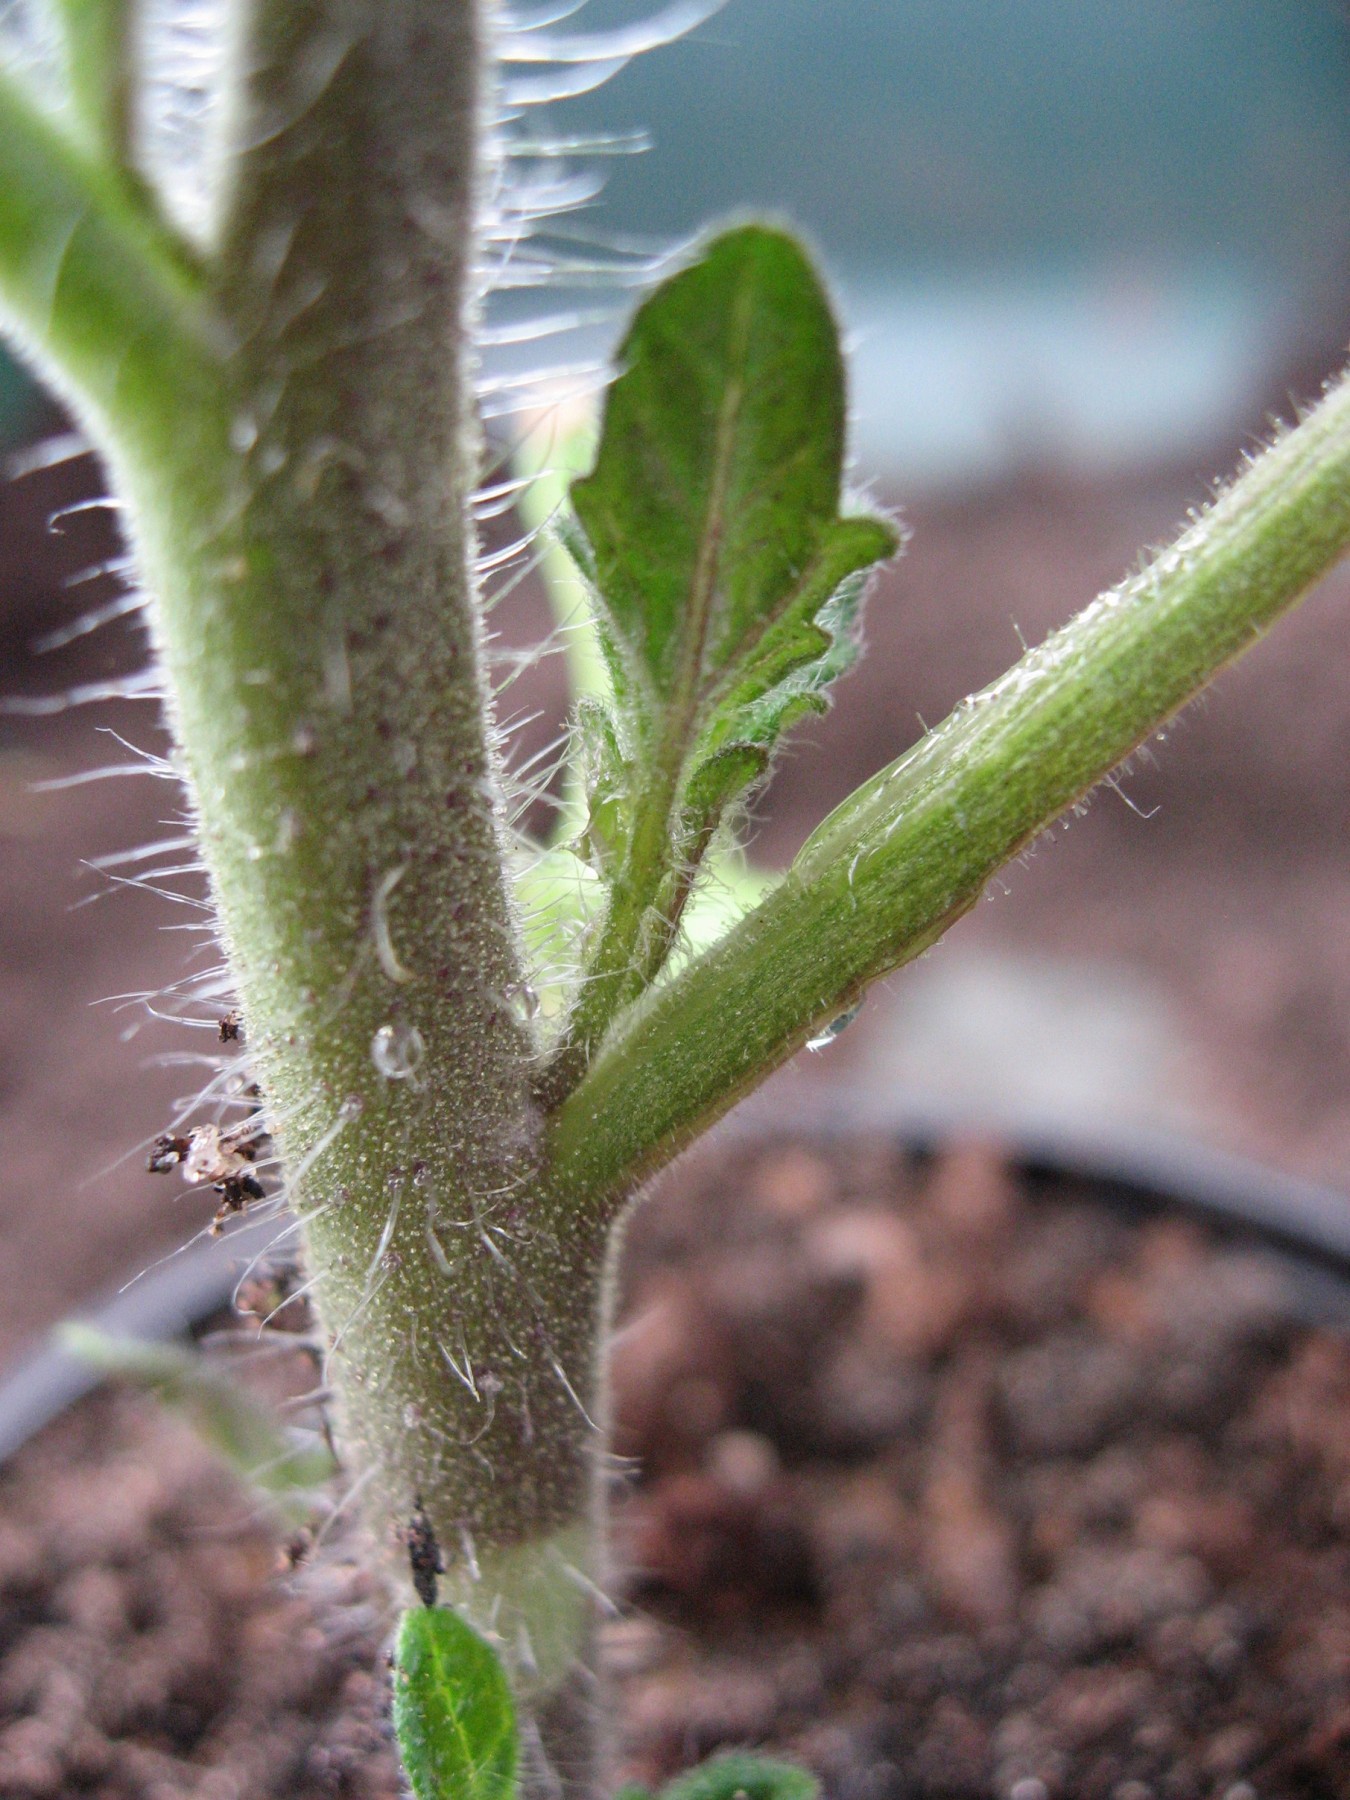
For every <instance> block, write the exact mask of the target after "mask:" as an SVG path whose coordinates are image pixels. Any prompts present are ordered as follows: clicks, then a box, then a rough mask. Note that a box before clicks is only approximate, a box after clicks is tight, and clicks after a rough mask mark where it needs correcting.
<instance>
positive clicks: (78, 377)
mask: <svg viewBox="0 0 1350 1800" xmlns="http://www.w3.org/2000/svg"><path fill="white" fill-rule="evenodd" d="M208 321H209V314H208V312H207V309H206V308H205V306H204V304H203V302H202V299H201V293H200V283H199V278H198V275H197V272H196V270H194V269H193V268H192V267H191V265H190V264H189V263H188V262H187V261H186V260H185V258H184V257H183V255H182V254H181V252H180V250H179V248H178V246H177V244H176V243H175V242H174V240H172V239H171V238H170V237H169V236H168V234H167V233H165V232H163V231H162V230H161V229H160V228H159V227H158V226H157V225H156V224H155V222H154V220H153V219H152V218H151V217H150V216H149V214H148V213H143V212H142V211H141V210H140V208H139V207H138V206H137V205H136V204H135V203H134V201H133V200H131V198H130V197H129V195H128V193H127V191H126V190H125V189H124V188H123V186H122V183H121V182H120V180H119V178H118V177H117V176H116V175H115V174H114V173H113V172H111V171H109V170H106V169H104V168H102V167H100V166H99V165H98V164H97V163H96V162H95V161H94V160H93V159H92V158H90V157H89V156H88V155H86V154H85V153H84V152H83V151H82V150H81V149H79V148H78V147H77V146H76V145H75V144H73V143H72V142H71V141H70V140H69V139H68V138H66V137H65V136H64V134H63V133H62V132H61V131H60V130H59V129H58V128H57V127H56V126H55V125H54V124H53V123H52V121H51V120H50V119H48V118H47V117H46V116H45V115H44V114H43V112H42V111H41V109H40V108H39V107H38V106H37V105H35V104H34V103H33V101H31V100H30V99H29V98H28V96H27V95H26V94H25V93H24V92H23V90H22V88H21V87H20V86H19V85H18V83H17V82H15V81H14V80H13V79H12V78H10V77H7V76H5V75H4V74H3V73H0V323H3V324H4V326H5V327H7V328H8V329H9V330H10V331H11V332H12V334H13V336H14V338H15V339H16V340H17V342H18V344H19V345H20V347H21V348H22V349H24V350H26V351H27V352H28V354H29V355H30V356H31V357H32V358H33V360H34V362H35V363H36V364H37V365H38V367H39V368H40V370H41V372H42V373H43V374H44V375H46V376H47V377H48V379H49V380H51V381H52V383H53V385H54V386H56V387H57V388H58V390H60V391H61V392H62V393H63V394H64V395H65V396H66V397H67V398H68V399H70V400H71V401H72V402H73V404H74V405H75V406H76V407H77V409H78V410H79V411H80V413H81V414H82V415H83V416H84V418H85V420H86V422H87V423H88V424H89V425H90V426H91V427H92V428H93V430H94V431H95V432H96V434H97V435H98V436H99V438H100V440H101V442H102V443H103V444H104V445H105V447H106V446H107V445H108V444H109V443H111V442H114V441H115V442H116V445H117V447H118V449H119V451H120V452H121V453H122V454H123V455H126V456H131V457H138V456H139V457H143V458H149V459H154V458H155V457H156V453H157V451H158V450H163V451H165V452H166V453H167V451H168V448H169V446H170V444H171V443H172V441H173V437H174V433H175V432H176V431H179V430H181V419H182V417H183V413H184V409H185V406H186V405H187V404H188V402H189V400H190V398H192V397H195V396H200V395H203V394H205V393H206V392H207V391H208V390H209V389H210V388H211V387H213V386H214V383H215V379H216V375H215V369H216V364H217V349H218V347H217V346H216V345H215V344H214V343H213V342H212V340H211V336H210V332H209V325H208ZM207 407H208V410H209V402H207ZM180 453H181V450H180Z"/></svg>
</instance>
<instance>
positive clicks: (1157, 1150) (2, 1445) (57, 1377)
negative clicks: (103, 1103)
mask: <svg viewBox="0 0 1350 1800" xmlns="http://www.w3.org/2000/svg"><path fill="white" fill-rule="evenodd" d="M862 1133H867V1134H884V1135H886V1136H890V1137H893V1138H894V1139H896V1140H897V1142H899V1143H901V1144H903V1145H904V1146H905V1147H906V1148H907V1149H909V1150H911V1151H913V1152H915V1153H918V1154H923V1153H925V1152H931V1151H935V1150H938V1149H940V1148H941V1147H942V1146H943V1145H944V1144H952V1143H960V1142H967V1143H968V1142H970V1141H972V1140H980V1141H985V1142H991V1143H996V1144H997V1145H998V1146H999V1148H1000V1150H1001V1151H1002V1152H1003V1153H1004V1155H1006V1157H1007V1158H1008V1160H1009V1162H1010V1163H1011V1164H1012V1165H1013V1166H1014V1167H1015V1168H1017V1169H1019V1170H1021V1171H1022V1172H1023V1173H1025V1174H1028V1175H1032V1176H1036V1175H1047V1176H1056V1177H1061V1178H1065V1177H1067V1178H1077V1179H1080V1180H1085V1181H1091V1182H1093V1183H1096V1184H1099V1185H1101V1186H1102V1187H1104V1188H1107V1189H1110V1190H1114V1191H1115V1192H1116V1193H1117V1194H1119V1195H1120V1197H1121V1198H1122V1199H1125V1200H1129V1201H1134V1202H1144V1203H1146V1204H1150V1205H1155V1206H1162V1207H1169V1208H1173V1209H1176V1210H1179V1211H1181V1212H1182V1213H1186V1214H1190V1215H1192V1216H1194V1217H1196V1218H1198V1219H1201V1220H1203V1221H1205V1222H1206V1223H1208V1224H1211V1225H1214V1226H1217V1227H1220V1228H1222V1229H1225V1230H1228V1231H1233V1232H1240V1233H1241V1234H1242V1235H1244V1236H1246V1237H1248V1238H1254V1239H1257V1240H1260V1241H1262V1242H1264V1243H1265V1244H1267V1245H1268V1246H1270V1247H1271V1248H1273V1249H1275V1250H1279V1251H1283V1252H1285V1253H1286V1254H1292V1255H1293V1257H1294V1258H1296V1259H1297V1260H1298V1261H1299V1262H1300V1263H1301V1264H1303V1265H1304V1266H1305V1267H1307V1268H1308V1269H1309V1273H1310V1274H1312V1275H1314V1276H1319V1277H1321V1278H1322V1279H1323V1280H1325V1281H1326V1282H1327V1283H1328V1284H1329V1285H1331V1286H1334V1288H1335V1289H1336V1294H1337V1298H1338V1299H1339V1301H1340V1302H1341V1304H1340V1305H1337V1306H1334V1307H1332V1308H1330V1309H1329V1310H1330V1311H1332V1312H1334V1313H1335V1314H1337V1315H1339V1316H1341V1317H1344V1316H1345V1313H1346V1296H1347V1295H1348V1294H1350V1285H1347V1284H1350V1196H1347V1195H1345V1194H1343V1193H1341V1192H1340V1191H1339V1190H1338V1189H1336V1188H1331V1187H1324V1186H1321V1185H1319V1184H1318V1183H1315V1182H1310V1181H1304V1180H1302V1179H1300V1178H1299V1177H1297V1176H1294V1175H1288V1174H1284V1173H1281V1172H1280V1171H1278V1170H1274V1169H1269V1168H1266V1167H1264V1166H1263V1165H1261V1164H1260V1163H1256V1162H1253V1161H1250V1160H1248V1159H1246V1158H1243V1157H1240V1156H1233V1155H1230V1154H1228V1153H1226V1152H1224V1151H1221V1150H1217V1149H1213V1148H1211V1147H1210V1146H1208V1145H1206V1144H1203V1143H1201V1142H1198V1141H1195V1140H1192V1139H1187V1138H1183V1137H1179V1136H1175V1135H1170V1134H1168V1133H1165V1132H1154V1131H1149V1130H1147V1129H1143V1128H1136V1127H1133V1126H1120V1125H1110V1124H1106V1125H1097V1124H1085V1123H1082V1122H1079V1121H1075V1120H1069V1119H1066V1118H1064V1117H1062V1116H1053V1115H1050V1114H1045V1115H1034V1114H1028V1113H1022V1114H1018V1115H1016V1116H1006V1117H1000V1116H996V1115H991V1114H988V1113H976V1112H972V1111H971V1110H970V1109H968V1108H957V1107H951V1108H945V1107H942V1106H938V1105H930V1104H926V1103H925V1104H923V1105H915V1104H913V1103H912V1102H909V1101H907V1100H905V1099H903V1098H900V1097H898V1096H897V1097H895V1098H886V1097H884V1096H877V1095H869V1094H866V1093H859V1092H857V1091H853V1090H847V1089H842V1088H830V1087H827V1086H825V1085H824V1084H821V1085H820V1086H816V1085H815V1084H812V1086H811V1088H810V1090H809V1091H808V1092H807V1093H805V1094H803V1093H801V1092H798V1093H796V1094H794V1095H793V1104H792V1111H791V1117H790V1118H789V1117H788V1116H787V1115H786V1113H785V1109H784V1107H783V1105H782V1100H781V1096H774V1097H772V1098H771V1099H766V1101H765V1102H764V1103H759V1104H756V1103H755V1102H753V1101H752V1102H749V1103H747V1104H746V1105H744V1106H742V1107H740V1108H738V1109H737V1111H736V1112H735V1113H734V1114H732V1115H731V1117H730V1118H729V1119H727V1120H726V1121H724V1123H723V1124H722V1125H721V1126H720V1127H718V1129H717V1132H716V1133H715V1134H714V1141H719V1140H720V1141H723V1142H726V1141H728V1140H731V1141H734V1140H736V1139H750V1140H756V1141H762V1140H765V1139H767V1138H769V1137H771V1136H782V1137H786V1138H797V1139H801V1138H813V1137H814V1138H817V1139H819V1138H825V1139H831V1138H835V1139H837V1138H843V1137H850V1136H857V1135H859V1134H862ZM278 1224H279V1221H278V1219H277V1217H276V1216H275V1215H274V1216H273V1217H271V1218H269V1219H267V1220H266V1221H265V1222H264V1221H261V1220H248V1219H243V1220H239V1221H237V1222H235V1223H234V1225H233V1227H232V1228H227V1229H226V1230H225V1231H224V1232H223V1233H222V1234H221V1236H220V1237H218V1238H204V1239H201V1240H199V1241H197V1242H195V1243H193V1244H191V1245H189V1246H188V1247H187V1248H185V1249H184V1250H182V1251H180V1252H179V1253H178V1254H177V1255H176V1256H172V1257H170V1258H168V1259H166V1260H165V1261H164V1262H162V1263H160V1264H158V1265H157V1266H156V1267H154V1268H152V1269H150V1270H148V1271H147V1272H146V1273H145V1274H143V1275H141V1276H139V1277H137V1278H135V1279H134V1280H132V1281H131V1282H129V1283H128V1284H126V1285H125V1286H124V1287H122V1288H121V1289H119V1290H118V1291H117V1293H115V1294H114V1295H112V1296H110V1297H109V1298H108V1299H106V1300H105V1301H104V1302H103V1303H102V1304H101V1305H98V1306H95V1307H93V1308H92V1309H89V1310H82V1311H81V1312H80V1313H79V1314H78V1315H76V1316H77V1317H78V1318H79V1319H80V1320H81V1321H82V1322H83V1323H86V1324H89V1325H92V1326H94V1327H95V1328H96V1329H97V1330H99V1331H101V1332H104V1333H106V1334H107V1335H109V1336H111V1337H124V1338H125V1337H131V1338H139V1339H141V1340H144V1341H150V1342H156V1343H164V1342H167V1341H169V1340H172V1339H174V1338H178V1337H184V1336H186V1335H187V1334H188V1333H190V1332H191V1331H192V1330H193V1329H194V1327H198V1326H200V1325H202V1324H203V1323H205V1321H206V1320H208V1319H209V1318H210V1317H211V1316H212V1314H214V1313H218V1312H220V1311H221V1310H222V1309H223V1308H224V1307H225V1306H227V1305H228V1304H229V1303H230V1301H231V1300H232V1298H233V1295H234V1292H235V1289H236V1288H237V1286H238V1284H239V1281H240V1279H241V1277H242V1276H243V1275H244V1273H245V1272H246V1271H247V1269H248V1268H249V1267H250V1265H251V1264H253V1263H254V1262H255V1261H256V1260H258V1258H259V1254H260V1252H262V1253H263V1254H265V1250H266V1244H267V1243H268V1242H271V1241H272V1240H273V1239H274V1238H275V1237H277V1236H279V1235H284V1234H285V1222H284V1219H283V1220H282V1221H280V1229H279V1230H278ZM261 1230H266V1231H268V1232H269V1233H270V1236H269V1237H268V1238H267V1239H266V1240H264V1239H262V1238H261V1237H260V1235H259V1233H260V1231H261ZM102 1380H103V1377H102V1375H101V1374H100V1373H99V1371H98V1370H97V1369H95V1368H93V1367H91V1365H90V1364H88V1363H86V1362H83V1361H81V1360H80V1359H79V1358H78V1357H75V1356H72V1355H71V1354H70V1352H69V1351H67V1350H66V1349H65V1348H64V1347H63V1346H62V1345H61V1343H60V1342H59V1341H58V1340H57V1339H56V1338H55V1337H52V1338H50V1339H48V1341H46V1342H45V1343H41V1344H39V1345H38V1346H36V1347H35V1348H34V1349H33V1350H31V1351H29V1353H28V1354H27V1355H26V1356H24V1357H23V1358H21V1359H20V1361H19V1362H18V1363H17V1364H16V1365H15V1366H14V1367H13V1368H12V1369H11V1371H10V1372H9V1374H8V1375H7V1376H6V1377H4V1379H3V1380H0V1462H3V1461H4V1460H6V1459H7V1458H9V1457H10V1456H12V1455H13V1454H14V1453H15V1452H16V1451H17V1450H19V1449H20V1448H21V1447H22V1446H23V1445H24V1444H25V1443H26V1442H27V1441H28V1439H29V1438H31V1437H33V1436H35V1435H36V1433H37V1432H39V1431H40V1430H41V1429H42V1428H43V1426H44V1425H48V1424H50V1423H51V1421H52V1420H53V1419H55V1418H56V1417H57V1416H58V1415H59V1414H60V1413H62V1412H64V1411H65V1409H66V1408H67V1407H68V1406H71V1405H73V1404H74V1403H75V1402H76V1401H77V1400H79V1399H81V1398H83V1396H84V1395H85V1394H88V1393H90V1392H92V1391H93V1390H94V1389H95V1388H97V1387H99V1386H100V1385H101V1383H102Z"/></svg>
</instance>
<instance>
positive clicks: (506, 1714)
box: [394, 1606, 516, 1800]
mask: <svg viewBox="0 0 1350 1800" xmlns="http://www.w3.org/2000/svg"><path fill="white" fill-rule="evenodd" d="M394 1733H395V1735H396V1737H397V1738H398V1747H399V1753H400V1755H401V1756H402V1758H403V1767H404V1769H405V1770H406V1772H407V1776H408V1780H409V1782H410V1783H411V1784H412V1790H413V1793H414V1794H415V1795H416V1796H417V1800H512V1796H513V1795H514V1794H515V1790H516V1717H515V1709H514V1707H513V1706H512V1703H511V1691H510V1688H509V1687H508V1685H507V1680H506V1672H505V1670H504V1669H503V1668H502V1665H501V1663H500V1662H499V1661H498V1659H497V1655H496V1653H495V1651H494V1650H493V1649H492V1646H491V1645H490V1644H488V1643H487V1642H486V1641H485V1640H484V1639H483V1638H481V1637H480V1636H479V1635H478V1633H477V1632H476V1631H475V1630H474V1628H473V1627H472V1625H470V1624H468V1623H467V1622H466V1621H465V1620H464V1619H462V1618H460V1616H459V1614H458V1613H457V1612H453V1611H451V1609H450V1608H449V1607H444V1606H434V1607H433V1606H419V1607H414V1608H413V1609H412V1610H411V1611H410V1612H406V1613H404V1615H403V1617H402V1619H401V1620H400V1621H399V1627H398V1637H397V1640H396V1642H395V1645H394Z"/></svg>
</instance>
